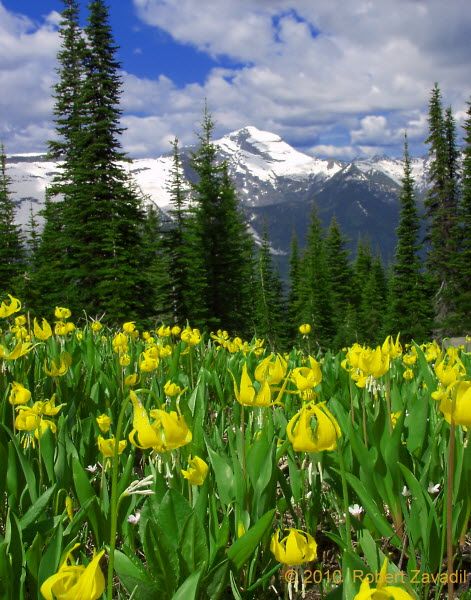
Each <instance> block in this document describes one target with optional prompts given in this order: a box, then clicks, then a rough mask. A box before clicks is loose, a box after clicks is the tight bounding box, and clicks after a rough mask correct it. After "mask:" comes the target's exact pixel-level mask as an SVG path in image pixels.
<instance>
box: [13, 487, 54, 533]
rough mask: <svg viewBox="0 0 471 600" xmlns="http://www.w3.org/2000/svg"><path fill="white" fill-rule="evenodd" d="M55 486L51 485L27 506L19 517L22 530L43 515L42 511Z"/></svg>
mask: <svg viewBox="0 0 471 600" xmlns="http://www.w3.org/2000/svg"><path fill="white" fill-rule="evenodd" d="M55 490H56V486H55V485H53V486H52V487H51V488H49V489H48V490H46V491H45V492H44V494H42V495H41V496H39V498H38V499H37V500H36V502H35V503H34V504H33V505H32V506H30V507H29V509H28V510H27V511H26V513H25V514H24V515H23V516H22V517H21V519H20V527H21V529H22V530H24V529H26V528H27V527H28V525H31V524H32V523H34V522H35V521H36V520H37V519H38V518H39V517H43V516H44V514H43V513H44V511H45V509H46V507H47V505H48V504H49V500H50V499H51V496H52V495H53V494H54V492H55Z"/></svg>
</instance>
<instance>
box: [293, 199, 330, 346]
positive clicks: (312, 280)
mask: <svg viewBox="0 0 471 600" xmlns="http://www.w3.org/2000/svg"><path fill="white" fill-rule="evenodd" d="M301 270H302V272H303V278H302V282H301V294H300V295H301V305H302V316H303V319H302V322H303V323H309V324H310V325H311V327H312V334H311V335H312V337H313V339H314V340H315V341H316V342H317V344H318V346H319V347H320V348H323V349H327V348H329V347H330V345H331V343H332V340H333V337H334V334H335V325H334V320H333V308H332V293H331V285H330V279H329V272H328V265H327V258H326V251H325V242H324V238H323V232H322V226H321V222H320V220H319V217H318V215H317V208H316V205H315V204H313V207H312V212H311V221H310V224H309V230H308V235H307V244H306V249H305V251H304V254H303V258H302V267H301Z"/></svg>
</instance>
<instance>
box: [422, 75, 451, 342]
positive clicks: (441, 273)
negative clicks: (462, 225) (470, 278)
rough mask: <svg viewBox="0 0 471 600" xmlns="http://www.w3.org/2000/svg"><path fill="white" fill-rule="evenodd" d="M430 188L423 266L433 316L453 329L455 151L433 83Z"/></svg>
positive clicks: (441, 325)
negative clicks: (428, 281) (428, 279)
mask: <svg viewBox="0 0 471 600" xmlns="http://www.w3.org/2000/svg"><path fill="white" fill-rule="evenodd" d="M429 129H430V131H429V136H428V138H427V143H428V144H429V146H430V150H429V153H430V159H431V160H430V165H429V182H430V189H429V192H428V194H427V197H426V200H425V207H426V216H427V219H428V231H427V241H428V242H429V250H428V256H427V267H428V271H429V275H430V277H431V280H432V282H433V285H434V287H435V296H434V304H435V318H436V325H437V327H438V328H439V330H440V331H441V333H445V332H449V331H450V326H451V328H453V325H452V323H453V321H454V320H455V321H456V318H455V314H454V313H455V310H456V308H455V301H456V294H457V283H456V280H457V275H456V270H457V265H456V252H457V240H458V228H457V219H456V217H457V208H458V206H457V184H456V173H457V167H456V164H457V151H456V144H455V133H454V122H453V119H452V116H451V111H450V110H449V111H447V114H446V116H445V117H444V115H443V109H442V100H441V93H440V89H439V87H438V85H437V84H435V87H434V89H433V90H432V95H431V98H430V104H429Z"/></svg>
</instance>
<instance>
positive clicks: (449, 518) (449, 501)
mask: <svg viewBox="0 0 471 600" xmlns="http://www.w3.org/2000/svg"><path fill="white" fill-rule="evenodd" d="M453 403H454V401H453ZM453 412H454V411H453V409H452V411H451V424H450V440H449V442H448V474H447V495H446V561H447V572H448V577H447V582H448V598H449V600H452V599H453V581H452V577H451V574H452V573H453V479H454V469H455V421H454V419H453Z"/></svg>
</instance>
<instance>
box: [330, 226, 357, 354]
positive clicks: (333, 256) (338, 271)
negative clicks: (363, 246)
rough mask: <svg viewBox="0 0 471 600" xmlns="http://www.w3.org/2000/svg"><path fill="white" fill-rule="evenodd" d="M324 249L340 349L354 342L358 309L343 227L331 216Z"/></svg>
mask: <svg viewBox="0 0 471 600" xmlns="http://www.w3.org/2000/svg"><path fill="white" fill-rule="evenodd" d="M325 250H326V257H327V265H328V271H329V280H330V286H331V294H332V315H333V322H334V327H335V337H334V340H333V345H334V346H335V348H339V347H342V346H345V345H348V344H351V343H352V342H354V341H355V316H354V315H355V310H354V298H353V296H352V286H353V273H352V267H351V264H350V259H349V252H348V250H347V248H346V239H345V238H344V237H343V235H342V232H341V230H340V226H339V224H338V222H337V219H336V218H335V217H333V218H332V220H331V222H330V225H329V229H328V231H327V236H326V238H325Z"/></svg>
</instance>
